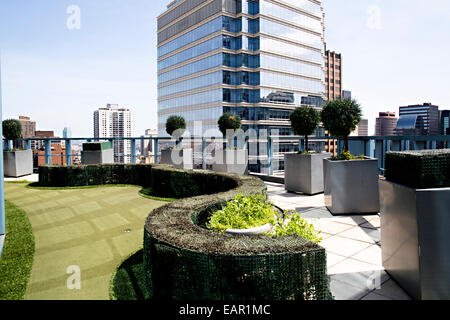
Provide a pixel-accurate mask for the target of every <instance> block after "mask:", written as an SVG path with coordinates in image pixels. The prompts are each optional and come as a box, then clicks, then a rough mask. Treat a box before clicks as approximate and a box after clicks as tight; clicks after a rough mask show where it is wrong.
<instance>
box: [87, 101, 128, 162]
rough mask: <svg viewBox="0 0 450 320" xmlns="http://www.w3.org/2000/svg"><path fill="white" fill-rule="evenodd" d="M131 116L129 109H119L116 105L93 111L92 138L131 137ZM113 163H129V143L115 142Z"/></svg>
mask: <svg viewBox="0 0 450 320" xmlns="http://www.w3.org/2000/svg"><path fill="white" fill-rule="evenodd" d="M131 128H132V114H131V111H130V109H126V108H119V106H118V105H117V104H108V105H106V108H105V107H102V108H99V109H98V110H96V111H94V137H95V138H117V137H125V138H129V137H131ZM114 161H115V162H118V163H130V162H131V141H130V140H116V141H115V142H114Z"/></svg>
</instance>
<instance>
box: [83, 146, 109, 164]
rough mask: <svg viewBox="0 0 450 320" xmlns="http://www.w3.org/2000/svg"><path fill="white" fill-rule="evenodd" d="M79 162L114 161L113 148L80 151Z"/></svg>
mask: <svg viewBox="0 0 450 320" xmlns="http://www.w3.org/2000/svg"><path fill="white" fill-rule="evenodd" d="M81 163H82V164H108V163H114V150H113V149H105V150H94V151H90V150H89V151H85V150H83V151H81Z"/></svg>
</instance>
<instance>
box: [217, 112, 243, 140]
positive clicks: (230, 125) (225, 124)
mask: <svg viewBox="0 0 450 320" xmlns="http://www.w3.org/2000/svg"><path fill="white" fill-rule="evenodd" d="M218 123H219V130H220V132H222V134H223V136H224V137H226V136H227V131H229V130H233V132H235V131H236V130H239V129H240V128H241V127H242V121H241V118H240V117H239V116H236V115H234V114H231V113H229V112H227V113H224V114H223V115H222V116H221V117H220V118H219V121H218Z"/></svg>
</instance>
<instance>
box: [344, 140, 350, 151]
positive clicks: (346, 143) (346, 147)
mask: <svg viewBox="0 0 450 320" xmlns="http://www.w3.org/2000/svg"><path fill="white" fill-rule="evenodd" d="M344 141H345V147H344V151H349V150H348V149H349V148H348V137H346V138H345V140H344Z"/></svg>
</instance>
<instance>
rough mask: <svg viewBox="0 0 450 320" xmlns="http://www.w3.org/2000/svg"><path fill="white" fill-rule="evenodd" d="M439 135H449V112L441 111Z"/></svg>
mask: <svg viewBox="0 0 450 320" xmlns="http://www.w3.org/2000/svg"><path fill="white" fill-rule="evenodd" d="M441 134H442V135H444V136H448V135H450V110H442V111H441Z"/></svg>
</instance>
